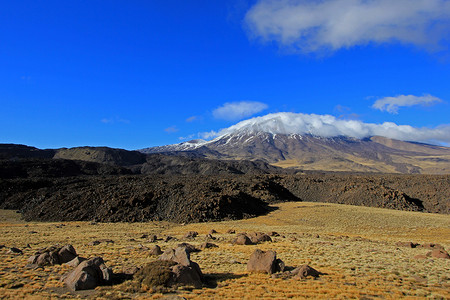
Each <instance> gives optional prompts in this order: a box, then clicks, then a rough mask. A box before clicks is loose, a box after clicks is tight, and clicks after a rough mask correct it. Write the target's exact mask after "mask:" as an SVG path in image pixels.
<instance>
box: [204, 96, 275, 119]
mask: <svg viewBox="0 0 450 300" xmlns="http://www.w3.org/2000/svg"><path fill="white" fill-rule="evenodd" d="M267 107H268V106H267V104H265V103H262V102H257V101H241V102H227V103H225V104H224V105H222V106H221V107H218V108H216V109H215V110H214V111H213V116H214V118H216V119H222V120H229V121H236V120H241V119H243V118H247V117H250V116H252V115H254V114H257V113H259V112H261V111H263V110H265V109H267Z"/></svg>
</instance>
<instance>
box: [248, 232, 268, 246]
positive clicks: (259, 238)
mask: <svg viewBox="0 0 450 300" xmlns="http://www.w3.org/2000/svg"><path fill="white" fill-rule="evenodd" d="M247 236H248V237H249V238H250V240H251V241H252V243H253V244H259V243H263V242H271V241H272V239H271V238H270V236H268V235H267V234H265V233H262V232H252V233H250V234H248V235H247Z"/></svg>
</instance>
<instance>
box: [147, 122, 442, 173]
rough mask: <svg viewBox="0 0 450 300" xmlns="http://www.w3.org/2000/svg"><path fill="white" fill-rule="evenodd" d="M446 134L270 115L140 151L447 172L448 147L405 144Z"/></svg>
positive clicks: (364, 168) (335, 168) (282, 163)
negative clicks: (208, 136)
mask: <svg viewBox="0 0 450 300" xmlns="http://www.w3.org/2000/svg"><path fill="white" fill-rule="evenodd" d="M449 132H450V131H449V130H448V128H440V129H427V128H425V129H423V128H414V127H411V126H408V125H396V124H394V123H389V122H386V123H383V124H372V123H364V122H361V121H357V120H341V119H337V118H335V117H333V116H329V115H315V114H297V113H274V114H268V115H265V116H262V117H256V118H252V119H249V120H245V121H242V122H239V123H237V124H236V125H233V126H231V127H228V128H226V129H223V130H220V131H219V132H217V133H214V132H213V133H211V134H212V135H214V136H216V138H214V139H213V140H210V141H204V140H194V141H190V142H184V143H180V144H175V145H168V146H162V147H153V148H147V149H142V150H141V152H144V153H155V152H166V153H167V152H172V153H173V152H184V153H185V154H192V155H197V156H198V155H200V156H204V157H208V158H216V159H247V160H257V159H260V160H264V161H267V162H269V163H272V164H275V165H279V166H284V167H300V168H303V169H308V170H328V171H330V170H332V171H361V172H402V173H415V172H417V173H421V172H429V171H430V172H431V173H448V172H450V148H447V147H440V146H432V145H427V144H419V143H411V142H405V141H404V140H409V141H428V140H442V137H445V136H446V134H449ZM402 140H403V141H402ZM444 140H445V139H444ZM431 170H432V171H431Z"/></svg>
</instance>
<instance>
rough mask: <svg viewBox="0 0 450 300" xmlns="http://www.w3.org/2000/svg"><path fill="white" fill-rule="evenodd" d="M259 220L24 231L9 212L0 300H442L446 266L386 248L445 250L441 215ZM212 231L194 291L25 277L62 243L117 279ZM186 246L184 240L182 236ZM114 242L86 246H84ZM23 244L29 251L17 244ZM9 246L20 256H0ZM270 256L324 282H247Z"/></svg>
mask: <svg viewBox="0 0 450 300" xmlns="http://www.w3.org/2000/svg"><path fill="white" fill-rule="evenodd" d="M276 207H277V208H278V209H277V210H275V211H273V212H271V213H270V214H268V215H266V216H261V217H257V218H252V219H246V220H239V221H223V222H213V223H196V224H188V225H180V224H173V223H168V222H149V223H131V224H130V223H98V224H96V225H90V224H89V222H57V223H44V222H24V221H21V220H20V219H19V215H18V214H16V213H14V212H11V211H0V237H1V238H0V245H1V244H3V245H5V246H6V247H4V248H2V249H0V298H2V299H60V298H64V299H75V298H97V299H159V298H163V297H167V296H168V295H169V296H172V295H177V296H180V297H184V298H186V299H218V298H223V299H286V298H292V299H301V298H323V299H330V298H335V299H347V298H353V299H371V298H387V299H398V298H409V299H413V298H417V297H418V298H428V299H450V260H449V259H438V258H433V259H432V258H429V259H415V258H414V256H416V255H420V254H426V253H427V252H428V251H429V250H428V249H425V248H414V249H412V248H406V247H398V246H396V245H395V244H396V242H399V241H401V242H407V241H412V242H416V243H420V244H422V243H438V244H441V245H442V246H444V247H445V248H446V249H447V250H448V249H450V216H448V215H439V214H427V213H418V212H404V211H394V210H387V209H379V208H368V207H355V206H348V205H339V204H328V203H307V202H289V203H283V204H278V205H276ZM211 229H215V230H216V231H217V232H218V233H217V234H214V235H213V236H214V237H216V238H217V239H216V240H214V241H211V242H213V243H215V244H217V245H218V246H219V247H218V248H211V249H205V250H203V251H201V252H198V253H192V254H191V259H192V260H193V261H195V262H197V263H198V264H199V265H200V267H201V269H202V271H203V273H204V274H205V275H206V278H207V279H208V284H207V285H206V286H205V287H204V288H202V289H189V288H179V289H178V290H176V291H175V292H172V293H171V294H161V293H152V291H145V290H141V291H137V292H136V291H131V290H129V289H127V287H128V286H129V284H128V283H127V282H123V283H121V284H118V285H114V286H105V287H98V288H97V289H95V290H93V291H82V292H70V291H69V290H67V289H66V288H65V287H64V285H63V283H61V282H60V278H61V276H62V275H63V274H65V273H67V272H68V271H70V270H71V268H70V267H68V266H65V265H56V266H48V267H45V268H40V269H27V268H25V266H26V265H27V259H28V257H29V256H31V255H33V254H34V252H35V251H36V250H37V249H40V248H43V247H48V246H51V245H54V244H61V245H64V244H72V245H73V246H74V247H75V249H76V251H77V253H78V254H79V255H80V256H83V257H87V258H89V257H93V256H101V257H103V258H104V260H105V261H106V264H107V265H108V266H110V267H112V268H113V271H114V272H115V273H119V272H121V271H122V270H123V268H126V267H131V266H135V265H137V266H140V265H143V264H145V263H147V262H150V261H153V260H155V259H157V257H153V256H151V255H149V253H148V248H151V247H152V246H153V245H154V244H158V245H159V246H161V248H162V249H163V250H165V249H167V248H170V247H176V245H177V244H178V243H180V242H188V243H191V244H193V245H196V246H199V245H200V244H201V243H203V242H204V241H205V235H206V234H207V233H208V232H209V231H210V230H211ZM229 229H234V230H235V231H236V232H253V231H260V232H272V231H276V232H278V233H279V234H280V236H279V237H273V242H266V243H263V244H259V245H251V246H240V245H232V244H231V241H232V240H233V239H234V237H235V234H228V233H226V232H227V231H228V230H229ZM193 230H194V231H197V232H199V236H198V237H197V238H195V239H194V240H184V239H183V238H182V236H183V235H184V234H185V233H186V232H188V231H193ZM151 234H156V235H157V236H158V237H160V238H163V237H165V236H168V235H170V236H174V237H176V238H177V240H172V241H169V242H163V241H162V240H158V241H157V242H156V243H150V242H148V241H147V238H143V237H142V236H143V235H151ZM102 239H111V240H113V241H114V243H106V242H103V243H101V244H100V245H96V246H91V245H88V244H89V243H90V242H92V241H94V240H102ZM27 244H29V247H26V245H27ZM9 247H17V248H20V249H21V250H23V252H24V254H23V255H15V254H8V252H7V251H8V248H9ZM256 248H259V249H262V250H275V251H276V252H277V257H278V258H280V259H282V260H283V261H284V262H285V264H286V265H287V266H289V267H296V266H300V265H302V264H308V265H310V266H311V267H313V268H315V269H317V270H318V271H320V272H322V273H325V274H324V275H322V276H321V277H319V278H318V279H312V278H307V279H304V280H298V279H280V278H272V277H271V276H270V275H268V274H251V273H248V272H247V271H246V263H247V261H248V259H249V257H250V255H251V253H252V252H253V251H254V250H255V249H256Z"/></svg>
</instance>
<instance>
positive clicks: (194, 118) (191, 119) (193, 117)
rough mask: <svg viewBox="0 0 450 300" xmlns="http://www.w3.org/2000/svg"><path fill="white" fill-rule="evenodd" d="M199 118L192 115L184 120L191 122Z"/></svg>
mask: <svg viewBox="0 0 450 300" xmlns="http://www.w3.org/2000/svg"><path fill="white" fill-rule="evenodd" d="M199 119H200V117H199V116H192V117H189V118H187V119H186V122H188V123H191V122H194V121H197V120H199Z"/></svg>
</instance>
